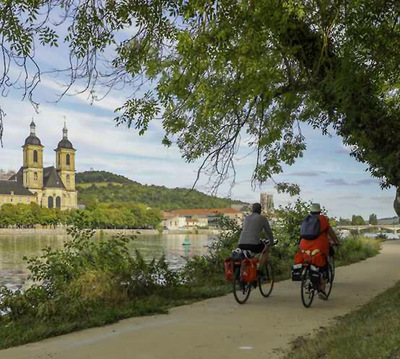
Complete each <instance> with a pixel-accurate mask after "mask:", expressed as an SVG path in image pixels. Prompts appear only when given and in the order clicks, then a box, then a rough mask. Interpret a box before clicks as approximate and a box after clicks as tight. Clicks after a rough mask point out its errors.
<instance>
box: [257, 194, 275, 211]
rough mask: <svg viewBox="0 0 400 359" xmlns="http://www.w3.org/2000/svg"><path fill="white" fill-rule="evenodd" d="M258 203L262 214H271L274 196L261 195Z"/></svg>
mask: <svg viewBox="0 0 400 359" xmlns="http://www.w3.org/2000/svg"><path fill="white" fill-rule="evenodd" d="M260 203H261V208H262V211H263V212H268V213H271V212H273V211H274V196H273V195H272V194H267V193H265V192H263V193H261V194H260Z"/></svg>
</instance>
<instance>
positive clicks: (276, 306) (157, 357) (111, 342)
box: [0, 241, 400, 359]
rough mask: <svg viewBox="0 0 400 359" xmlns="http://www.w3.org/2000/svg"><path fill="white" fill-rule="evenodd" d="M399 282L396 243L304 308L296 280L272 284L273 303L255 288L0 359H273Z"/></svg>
mask: <svg viewBox="0 0 400 359" xmlns="http://www.w3.org/2000/svg"><path fill="white" fill-rule="evenodd" d="M398 280H400V242H399V241H396V242H387V243H385V244H384V245H383V248H382V252H381V254H379V255H378V256H376V257H374V258H370V259H368V260H366V261H363V262H360V263H357V264H353V265H351V266H347V267H341V268H337V270H336V279H335V283H334V287H333V290H332V294H331V298H330V299H329V301H327V302H323V301H321V300H318V299H317V298H316V299H315V300H314V303H313V305H312V307H311V308H310V309H305V308H304V307H303V306H302V304H301V299H300V286H299V283H297V282H296V283H293V282H291V281H283V282H280V283H277V284H276V287H275V288H274V291H273V293H272V295H271V297H270V298H267V299H265V298H262V297H261V295H260V294H259V293H258V291H254V292H252V293H251V295H250V298H249V301H248V302H247V303H246V304H245V305H238V304H236V302H235V301H234V298H233V296H232V295H228V296H225V297H221V298H216V299H209V300H205V301H203V302H198V303H195V304H191V305H186V306H182V307H178V308H174V309H172V310H171V313H170V314H168V315H157V316H152V317H142V318H133V319H127V320H123V321H121V322H119V323H117V324H114V325H109V326H106V327H101V328H94V329H89V330H84V331H81V332H77V333H72V334H68V335H63V336H60V337H57V338H52V339H48V340H44V341H42V342H38V343H33V344H28V345H24V346H20V347H17V348H11V349H7V350H3V351H0V359H49V358H52V359H81V358H82V359H114V358H115V359H128V358H129V359H200V358H201V359H203V358H207V359H208V358H210V359H214V358H218V359H219V358H227V359H236V358H237V359H242V358H243V359H250V358H257V359H259V358H278V357H280V356H281V355H282V353H283V351H284V350H287V349H288V348H289V342H290V340H292V339H294V338H296V337H297V336H300V335H306V334H308V333H311V332H312V331H313V330H315V329H318V327H319V326H320V325H326V324H328V323H329V322H330V321H332V319H333V318H334V317H336V316H338V315H342V314H345V313H348V312H349V311H351V310H352V309H354V308H356V307H357V306H359V305H361V304H363V303H365V302H367V301H368V300H369V299H370V298H372V297H373V296H375V295H376V294H378V293H380V292H382V291H383V290H384V289H386V288H388V287H391V286H392V285H394V283H395V282H396V281H398Z"/></svg>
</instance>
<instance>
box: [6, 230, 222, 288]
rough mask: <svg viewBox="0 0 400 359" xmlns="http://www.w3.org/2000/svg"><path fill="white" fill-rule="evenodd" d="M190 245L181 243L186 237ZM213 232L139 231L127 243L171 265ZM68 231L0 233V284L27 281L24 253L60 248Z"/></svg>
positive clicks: (202, 248)
mask: <svg viewBox="0 0 400 359" xmlns="http://www.w3.org/2000/svg"><path fill="white" fill-rule="evenodd" d="M186 237H187V239H188V240H187V241H186V242H190V245H183V243H184V242H185V238H186ZM213 238H216V235H215V234H214V235H207V234H189V235H185V234H162V235H149V234H144V235H139V236H138V237H137V238H136V239H135V240H134V241H132V242H131V243H129V249H130V251H131V252H132V254H133V253H134V252H135V249H139V250H140V252H141V253H142V255H143V256H144V258H145V259H146V260H151V259H152V258H160V257H161V256H162V254H165V256H166V260H167V262H168V264H169V266H170V267H171V268H172V269H178V268H181V267H182V266H184V264H185V262H186V259H187V258H190V257H193V256H194V255H199V254H205V253H206V252H207V246H208V245H209V244H210V243H211V242H212V240H213ZM66 240H68V235H66V234H65V235H51V234H50V235H37V234H30V235H14V236H13V235H1V236H0V286H1V285H6V286H7V287H8V288H11V289H19V288H24V287H25V286H26V285H28V282H27V277H28V274H29V273H28V269H27V267H26V266H27V265H26V262H25V261H24V260H23V257H24V256H27V257H32V256H39V255H40V254H41V253H42V249H43V248H44V247H46V246H51V247H52V248H61V247H62V245H63V243H64V241H66Z"/></svg>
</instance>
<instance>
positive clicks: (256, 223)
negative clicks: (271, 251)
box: [238, 203, 274, 275]
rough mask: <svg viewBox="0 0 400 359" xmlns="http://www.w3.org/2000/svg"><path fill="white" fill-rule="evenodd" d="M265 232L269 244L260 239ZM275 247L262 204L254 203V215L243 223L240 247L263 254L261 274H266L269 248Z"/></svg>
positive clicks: (260, 263)
mask: <svg viewBox="0 0 400 359" xmlns="http://www.w3.org/2000/svg"><path fill="white" fill-rule="evenodd" d="M263 230H264V231H265V233H266V235H267V239H268V241H269V243H268V244H265V243H264V242H263V241H262V240H261V239H260V238H261V233H262V231H263ZM272 245H274V235H273V233H272V230H271V227H270V225H269V223H268V220H267V218H265V217H264V216H262V215H261V204H260V203H254V204H253V206H252V213H251V214H250V215H248V216H247V217H246V218H245V219H244V221H243V230H242V232H241V233H240V238H239V245H238V247H239V248H240V249H243V250H250V251H252V252H254V253H262V254H261V256H260V262H259V270H260V274H261V275H263V274H265V264H266V262H267V258H268V250H267V249H268V247H269V246H272Z"/></svg>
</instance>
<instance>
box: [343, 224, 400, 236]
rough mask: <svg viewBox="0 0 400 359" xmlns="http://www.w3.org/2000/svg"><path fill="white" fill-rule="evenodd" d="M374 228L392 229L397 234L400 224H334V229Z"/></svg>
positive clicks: (356, 229) (358, 230)
mask: <svg viewBox="0 0 400 359" xmlns="http://www.w3.org/2000/svg"><path fill="white" fill-rule="evenodd" d="M373 228H376V229H378V231H381V230H382V229H385V230H389V231H392V232H393V233H394V234H397V231H400V224H366V225H359V226H352V225H348V226H336V229H339V230H340V229H347V230H349V231H350V230H355V231H357V232H360V231H364V230H368V229H373Z"/></svg>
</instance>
